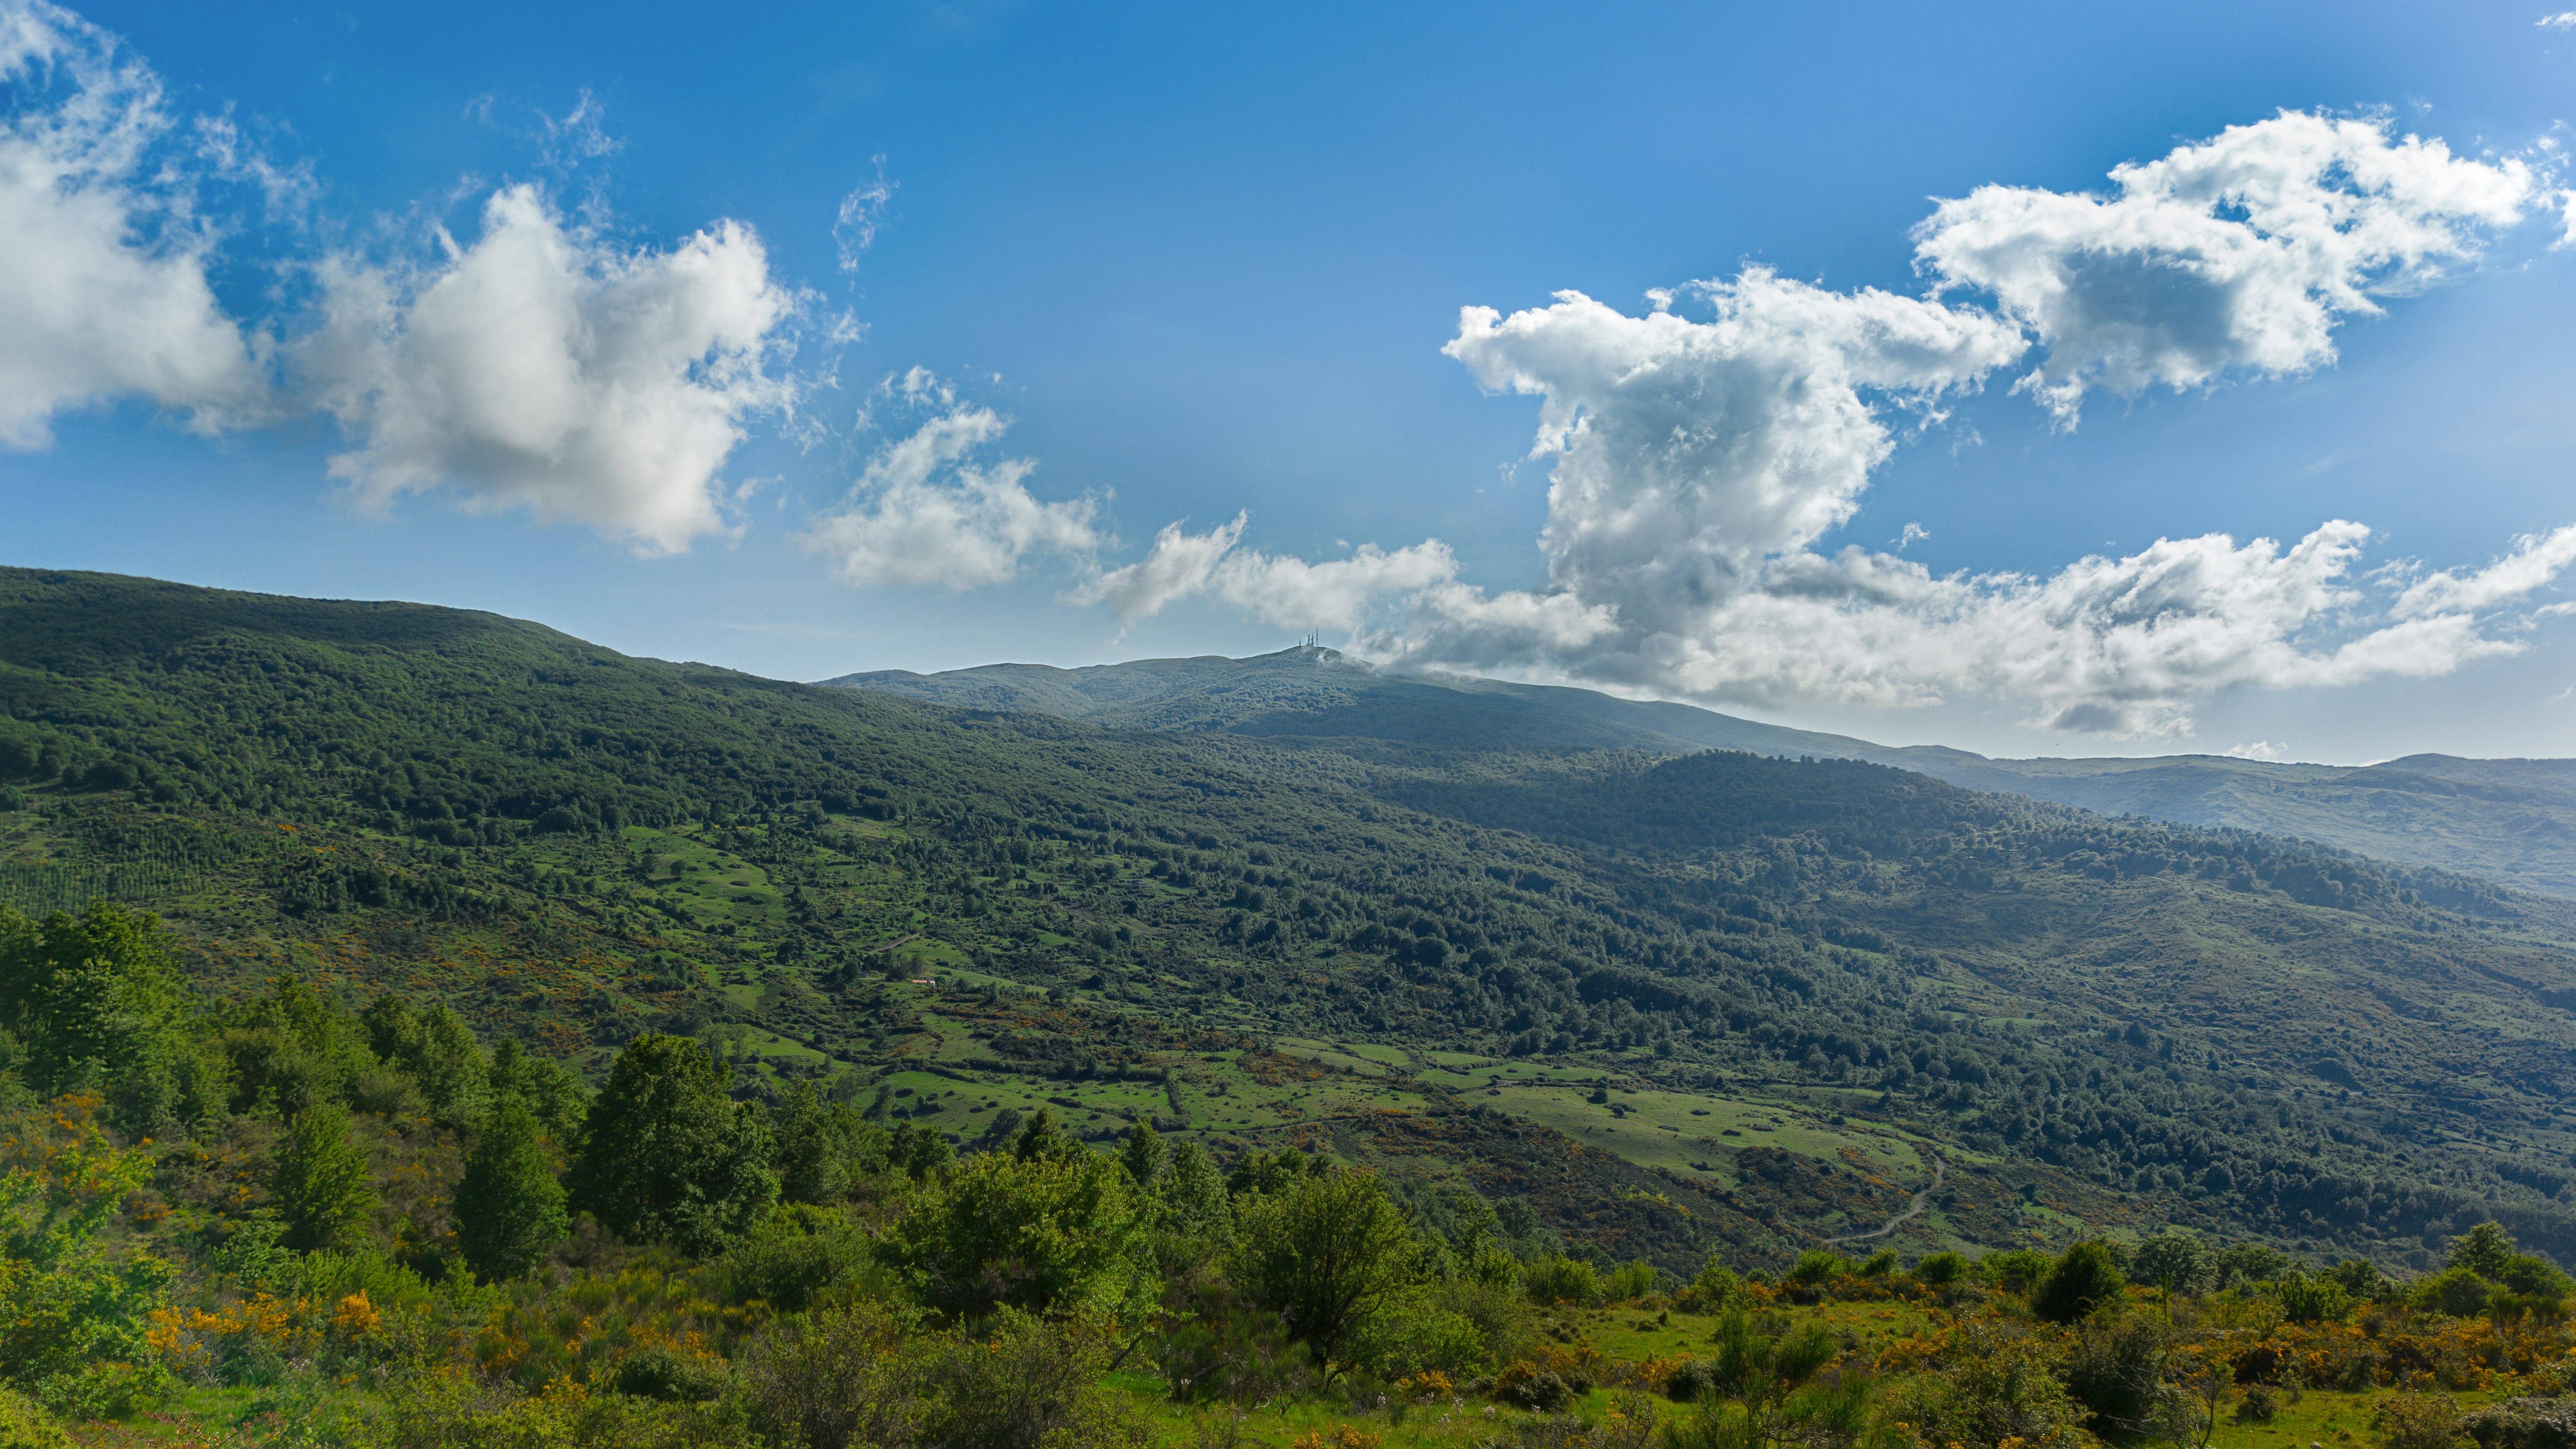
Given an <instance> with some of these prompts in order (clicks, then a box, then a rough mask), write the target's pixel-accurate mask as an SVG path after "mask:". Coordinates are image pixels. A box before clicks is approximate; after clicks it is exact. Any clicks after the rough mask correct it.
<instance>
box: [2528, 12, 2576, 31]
mask: <svg viewBox="0 0 2576 1449" xmlns="http://www.w3.org/2000/svg"><path fill="white" fill-rule="evenodd" d="M2532 23H2533V24H2534V25H2537V26H2539V27H2540V28H2541V29H2543V30H2576V10H2561V11H2559V12H2558V13H2557V14H2555V15H2543V16H2541V17H2540V18H2539V19H2538V20H2535V21H2533V22H2532Z"/></svg>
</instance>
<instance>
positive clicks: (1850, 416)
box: [1443, 269, 2028, 629]
mask: <svg viewBox="0 0 2576 1449" xmlns="http://www.w3.org/2000/svg"><path fill="white" fill-rule="evenodd" d="M1695 290H1696V292H1697V294H1698V295H1699V296H1700V297H1702V298H1704V299H1705V300H1706V302H1707V303H1708V305H1709V307H1710V309H1711V314H1712V315H1710V316H1709V317H1708V319H1707V320H1704V321H1701V320H1693V319H1691V318H1688V317H1685V316H1683V315H1681V314H1680V313H1677V312H1671V311H1663V310H1657V311H1654V312H1650V313H1648V314H1646V315H1644V316H1642V317H1637V316H1629V315H1626V314H1624V313H1621V312H1619V311H1618V310H1616V309H1615V308H1612V307H1608V306H1605V305H1603V304H1601V303H1599V302H1596V301H1594V300H1592V299H1591V298H1589V297H1586V296H1584V295H1582V294H1581V293H1578V292H1562V293H1559V294H1558V295H1557V299H1556V301H1555V303H1554V305H1552V306H1549V307H1545V308H1540V309H1536V310H1532V311H1526V312H1519V313H1515V314H1513V315H1512V316H1510V317H1504V316H1503V315H1502V314H1500V313H1498V312H1496V311H1494V310H1493V309H1491V308H1487V307H1469V308H1466V309H1464V311H1463V312H1462V313H1461V314H1460V320H1459V325H1458V336H1457V337H1456V338H1455V339H1453V340H1452V341H1451V342H1450V343H1449V345H1448V346H1447V347H1446V348H1444V349H1443V350H1444V351H1446V352H1447V353H1448V355H1449V356H1451V357H1454V358H1456V359H1458V360H1459V361H1461V362H1463V363H1465V364H1466V365H1467V367H1468V369H1469V370H1470V371H1471V372H1473V373H1474V374H1475V377H1476V380H1477V381H1478V382H1479V383H1481V384H1483V385H1484V386H1485V387H1486V388H1488V389H1490V390H1494V391H1511V392H1517V393H1524V394H1530V395H1534V396H1536V397H1538V398H1539V399H1541V402H1540V407H1539V430H1538V438H1537V441H1536V443H1535V445H1534V446H1533V449H1532V456H1533V457H1552V458H1553V459H1554V460H1555V464H1556V466H1555V470H1554V472H1553V473H1552V474H1551V477H1550V483H1549V488H1548V521H1547V529H1546V532H1545V533H1544V534H1543V535H1542V536H1541V539H1540V544H1541V547H1543V548H1544V549H1545V550H1546V551H1547V554H1548V558H1549V565H1550V573H1551V577H1552V581H1553V582H1554V584H1555V585H1556V586H1557V588H1559V589H1560V590H1565V591H1569V592H1572V593H1575V594H1577V595H1579V596H1580V597H1582V598H1583V599H1584V600H1585V601H1586V602H1587V603H1592V604H1602V605H1608V606H1611V607H1613V608H1616V609H1617V610H1618V611H1619V612H1620V614H1621V616H1622V618H1623V619H1625V620H1626V621H1628V623H1629V624H1630V625H1631V626H1632V627H1642V628H1647V629H1663V628H1668V627H1676V626H1681V625H1683V624H1684V623H1685V622H1686V620H1687V619H1688V618H1689V617H1690V616H1692V615H1694V614H1695V613H1696V612H1697V611H1699V610H1701V609H1703V608H1705V607H1706V604H1707V602H1708V601H1709V600H1711V599H1713V598H1716V597H1719V596H1722V595H1725V594H1728V593H1732V592H1735V591H1737V590H1739V589H1741V588H1743V587H1744V586H1745V584H1746V583H1747V582H1748V581H1750V580H1751V579H1752V578H1753V577H1754V576H1755V575H1757V574H1758V573H1759V572H1760V571H1761V569H1762V566H1763V561H1764V560H1765V559H1766V558H1769V557H1771V556H1773V555H1776V554H1779V553H1781V552H1783V551H1786V550H1790V549H1796V548H1800V547H1803V546H1804V545H1806V544H1808V543H1810V542H1812V541H1813V540H1815V539H1816V538H1818V537H1820V536H1822V535H1823V534H1824V533H1825V532H1827V531H1828V530H1830V529H1833V528H1836V527H1839V526H1841V525H1842V524H1843V523H1844V522H1845V521H1846V520H1848V519H1849V518H1850V517H1851V515H1852V513H1853V511H1854V510H1855V509H1857V508H1858V507H1859V506H1860V495H1861V492H1862V490H1863V489H1865V488H1867V487H1868V485H1869V475H1870V470H1871V469H1873V468H1875V467H1876V466H1877V465H1878V464H1879V463H1880V462H1881V461H1882V460H1884V459H1885V458H1886V457H1887V455H1888V453H1889V451H1890V450H1891V449H1892V448H1893V446H1894V442H1893V440H1892V438H1891V435H1890V432H1889V429H1888V426H1887V423H1886V421H1885V419H1884V418H1883V416H1882V415H1881V409H1880V408H1879V407H1878V406H1877V405H1876V404H1875V403H1874V402H1873V401H1872V398H1871V397H1865V396H1864V395H1863V393H1864V390H1866V391H1868V392H1869V393H1870V394H1872V395H1873V396H1875V397H1885V398H1893V399H1895V400H1896V401H1898V402H1900V403H1907V404H1911V405H1914V406H1917V407H1927V408H1928V407H1930V406H1932V405H1933V404H1934V403H1935V402H1937V400H1938V399H1939V398H1940V397H1941V396H1942V395H1943V394H1944V393H1948V392H1951V391H1955V390H1957V389H1961V388H1965V387H1971V386H1974V385H1975V383H1976V382H1977V380H1978V379H1980V378H1982V377H1984V376H1985V375H1986V374H1987V373H1989V372H1991V371H1993V370H1994V369H1996V368H1998V367H2001V366H2003V365H2005V364H2006V363H2009V362H2011V361H2013V360H2015V359H2016V358H2018V357H2020V356H2021V355H2022V353H2023V351H2024V350H2025V348H2026V347H2027V345H2028V344H2027V342H2026V340H2025V339H2024V338H2023V337H2022V335H2021V333H2020V331H2019V329H2017V328H2015V327H2013V326H2012V325H2011V324H2009V323H2006V322H2004V321H2001V320H1999V319H1997V318H1994V317H1990V316H1987V315H1985V314H1984V313H1981V312H1976V311H1972V310H1968V309H1964V308H1956V307H1948V306H1944V305H1942V304H1941V303H1939V302H1935V301H1926V300H1922V299H1918V298H1912V297H1900V296H1896V295H1894V294H1892V293H1888V292H1881V291H1877V290H1875V289H1871V290H1865V291H1861V292H1857V293H1842V292H1829V291H1826V290H1824V289H1822V288H1819V287H1812V286H1809V285H1807V284H1805V283H1802V282H1793V281H1785V280H1782V279H1781V278H1779V277H1777V276H1774V275H1773V274H1771V273H1769V272H1767V271H1762V270H1759V269H1756V270H1753V271H1749V272H1747V273H1745V275H1744V276H1743V277H1742V278H1740V279H1738V280H1737V281H1735V282H1732V283H1703V284H1701V285H1700V286H1698V287H1697V288H1696V289H1695Z"/></svg>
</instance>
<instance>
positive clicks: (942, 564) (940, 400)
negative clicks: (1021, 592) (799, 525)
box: [803, 368, 1101, 592]
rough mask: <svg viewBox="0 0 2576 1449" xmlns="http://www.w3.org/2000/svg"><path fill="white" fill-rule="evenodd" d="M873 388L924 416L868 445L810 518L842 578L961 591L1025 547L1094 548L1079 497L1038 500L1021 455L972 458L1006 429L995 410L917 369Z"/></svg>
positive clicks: (809, 540)
mask: <svg viewBox="0 0 2576 1449" xmlns="http://www.w3.org/2000/svg"><path fill="white" fill-rule="evenodd" d="M885 391H886V393H887V395H888V397H889V398H891V399H893V400H895V401H896V402H897V403H899V404H901V405H906V406H909V407H912V408H915V409H927V410H929V411H930V412H931V416H930V417H929V418H928V419H927V420H925V421H924V422H923V423H922V424H921V425H920V426H919V427H917V428H916V429H914V430H913V431H912V432H911V433H910V434H908V435H906V436H904V437H903V438H900V439H898V440H896V441H895V442H892V443H889V444H887V445H886V446H885V447H884V448H882V449H880V450H879V451H878V453H877V455H876V456H875V457H874V458H872V459H871V460H869V463H868V467H867V471H866V472H865V473H863V474H862V475H861V476H860V478H859V482H858V485H857V487H856V488H855V489H853V490H852V492H851V497H850V500H849V502H848V503H847V504H846V505H845V506H843V507H841V508H839V509H835V510H832V511H829V512H826V513H823V514H821V515H820V516H818V517H817V518H816V519H815V521H814V526H813V529H812V530H811V531H810V532H809V533H807V534H806V535H805V536H804V539H803V542H804V543H805V545H806V547H808V548H809V549H811V550H813V551H814V552H817V553H820V554H823V555H824V556H826V557H827V558H829V559H830V560H831V562H832V569H833V572H834V573H836V574H838V575H839V576H840V578H841V581H842V582H843V583H846V584H848V585H850V586H851V587H853V588H875V587H880V586H883V585H888V584H903V585H915V586H919V585H929V584H936V585H938V586H939V587H941V588H944V589H948V590H950V591H951V592H962V591H964V590H967V589H976V588H983V587H986V586H988V585H992V584H1000V583H1007V582H1009V581H1010V580H1012V579H1014V578H1016V577H1018V576H1019V572H1020V567H1021V564H1022V562H1023V560H1025V559H1027V558H1028V557H1030V556H1032V555H1035V554H1041V553H1053V554H1061V555H1071V556H1076V557H1088V556H1089V555H1090V554H1091V553H1092V552H1093V551H1094V550H1096V549H1097V548H1098V547H1099V546H1100V541H1101V540H1100V536H1099V534H1098V533H1097V532H1096V531H1094V529H1093V527H1092V519H1093V517H1094V516H1095V515H1096V513H1097V512H1098V505H1097V504H1096V503H1094V502H1093V501H1092V500H1091V499H1088V498H1079V499H1073V500H1069V501H1066V502H1062V503H1046V502H1041V501H1040V500H1038V499H1037V498H1036V497H1034V496H1033V495H1031V494H1030V492H1029V491H1028V489H1027V487H1026V486H1025V480H1026V479H1027V478H1028V476H1029V474H1030V473H1031V472H1033V471H1035V469H1036V467H1037V465H1036V464H1035V463H1033V462H1031V461H1029V460H1028V459H1025V458H1008V459H1004V460H1001V461H999V462H996V463H992V464H989V465H985V464H979V463H976V462H974V461H972V455H973V454H974V453H975V452H976V451H977V450H978V449H980V448H982V447H983V446H984V445H985V444H988V443H990V442H992V441H994V440H995V439H997V438H999V437H1001V435H1002V434H1003V433H1004V432H1005V431H1007V430H1008V429H1009V427H1010V423H1009V421H1008V420H1007V419H1005V418H1003V417H1002V415H1001V414H999V413H997V412H995V411H993V410H992V409H991V408H988V407H974V406H969V405H966V404H964V403H961V402H959V401H958V398H957V395H956V392H955V391H954V390H953V389H951V388H949V387H948V386H947V385H946V384H944V383H941V382H940V381H939V380H938V379H937V378H936V377H933V376H932V375H931V374H930V373H929V372H928V371H927V370H925V369H922V368H914V369H913V370H912V371H911V372H909V373H907V374H906V375H905V376H904V377H903V379H902V380H901V381H900V382H894V381H889V382H888V384H887V385H886V388H885Z"/></svg>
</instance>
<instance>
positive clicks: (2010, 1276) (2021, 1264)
mask: <svg viewBox="0 0 2576 1449" xmlns="http://www.w3.org/2000/svg"><path fill="white" fill-rule="evenodd" d="M2056 1266H2057V1260H2056V1259H2054V1258H2051V1257H2050V1256H2048V1255H2047V1254H2046V1253H2038V1252H2033V1251H2031V1250H2030V1249H2028V1248H2015V1249H2013V1250H2012V1251H2011V1252H2008V1253H1988V1254H1987V1255H1986V1256H1985V1257H1984V1258H1982V1259H1980V1260H1978V1263H1977V1271H1978V1272H1980V1273H1982V1274H1984V1275H1985V1277H1986V1278H1987V1279H1988V1280H1990V1281H1992V1282H1993V1283H1994V1285H1995V1286H1996V1287H1998V1288H2001V1289H2003V1290H2004V1291H2005V1292H2007V1293H2019V1294H2022V1295H2024V1296H2025V1297H2026V1296H2028V1295H2029V1294H2030V1292H2031V1291H2032V1290H2033V1289H2035V1288H2037V1287H2038V1286H2039V1284H2040V1280H2042V1279H2044V1278H2046V1277H2047V1276H2048V1275H2049V1272H2050V1270H2051V1269H2054V1268H2055V1267H2056Z"/></svg>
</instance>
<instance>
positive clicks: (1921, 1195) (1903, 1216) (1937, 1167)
mask: <svg viewBox="0 0 2576 1449" xmlns="http://www.w3.org/2000/svg"><path fill="white" fill-rule="evenodd" d="M1924 1155H1925V1156H1927V1157H1930V1158H1931V1159H1932V1185H1931V1186H1930V1187H1927V1188H1925V1189H1923V1190H1922V1191H1921V1192H1918V1193H1916V1194H1915V1195H1914V1201H1913V1202H1912V1203H1910V1204H1908V1205H1907V1207H1906V1209H1905V1211H1903V1212H1901V1213H1898V1214H1897V1215H1896V1216H1894V1217H1892V1218H1889V1219H1888V1220H1887V1221H1886V1222H1884V1223H1882V1224H1880V1225H1879V1226H1877V1227H1874V1228H1872V1229H1870V1230H1869V1231H1868V1232H1865V1233H1853V1234H1852V1235H1850V1236H1849V1237H1842V1238H1827V1239H1825V1241H1826V1242H1828V1243H1858V1242H1864V1241H1866V1240H1868V1239H1870V1238H1883V1237H1886V1236H1887V1235H1888V1234H1890V1233H1892V1232H1895V1231H1896V1230H1897V1228H1898V1227H1900V1226H1902V1225H1903V1224H1905V1223H1908V1222H1911V1221H1913V1220H1914V1219H1916V1218H1919V1217H1921V1216H1923V1205H1924V1204H1925V1203H1928V1202H1930V1201H1931V1200H1932V1194H1934V1193H1936V1192H1939V1191H1940V1190H1941V1182H1942V1180H1943V1179H1944V1178H1947V1177H1948V1176H1949V1175H1950V1165H1949V1164H1948V1163H1946V1162H1943V1161H1942V1160H1941V1154H1940V1153H1938V1152H1932V1151H1929V1150H1927V1151H1926V1152H1925V1154H1924Z"/></svg>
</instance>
